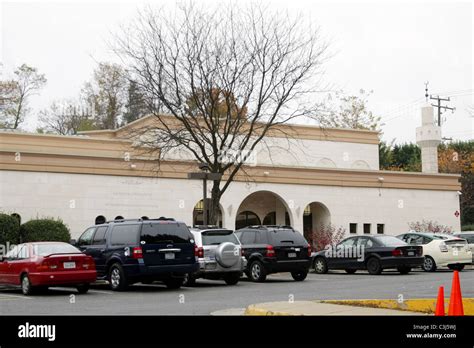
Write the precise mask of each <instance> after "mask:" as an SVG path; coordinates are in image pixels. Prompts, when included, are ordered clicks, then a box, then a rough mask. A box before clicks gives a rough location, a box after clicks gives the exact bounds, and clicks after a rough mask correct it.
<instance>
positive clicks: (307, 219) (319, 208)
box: [303, 201, 331, 241]
mask: <svg viewBox="0 0 474 348" xmlns="http://www.w3.org/2000/svg"><path fill="white" fill-rule="evenodd" d="M330 223H331V213H330V211H329V209H328V207H327V206H326V205H325V204H323V203H321V202H317V201H313V202H310V203H308V204H307V205H306V207H305V209H304V212H303V234H304V236H305V238H306V239H307V240H308V241H311V240H312V234H313V232H314V231H315V229H316V228H318V227H320V226H327V225H329V224H330Z"/></svg>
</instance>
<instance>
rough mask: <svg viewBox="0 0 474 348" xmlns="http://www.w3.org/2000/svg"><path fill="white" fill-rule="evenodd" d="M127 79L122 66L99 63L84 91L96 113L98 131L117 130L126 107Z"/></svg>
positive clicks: (85, 97)
mask: <svg viewBox="0 0 474 348" xmlns="http://www.w3.org/2000/svg"><path fill="white" fill-rule="evenodd" d="M126 89H127V79H126V75H125V71H124V70H123V68H122V67H121V66H120V65H117V64H112V63H99V66H98V67H97V68H96V69H95V70H94V74H93V77H92V79H91V81H89V82H86V84H85V85H84V88H83V90H82V94H83V97H84V99H85V100H86V101H87V103H88V104H89V105H90V108H91V109H92V110H93V112H94V117H95V123H96V126H97V128H98V129H115V128H117V127H118V125H119V119H120V117H121V116H122V113H123V107H124V105H125V98H126V97H125V95H126Z"/></svg>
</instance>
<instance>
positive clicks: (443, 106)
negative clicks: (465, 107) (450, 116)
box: [430, 95, 456, 127]
mask: <svg viewBox="0 0 474 348" xmlns="http://www.w3.org/2000/svg"><path fill="white" fill-rule="evenodd" d="M430 99H431V100H436V101H437V102H438V103H437V104H431V106H434V107H435V108H437V109H438V126H439V127H441V114H442V112H441V110H442V109H443V110H445V111H446V110H451V111H452V112H453V113H454V110H456V108H452V107H449V106H446V105H441V102H442V101H446V102H448V101H451V100H450V99H449V97H448V98H441V97H440V96H439V95H438V96H436V97H433V96H432V95H430Z"/></svg>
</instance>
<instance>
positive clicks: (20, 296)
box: [0, 294, 33, 300]
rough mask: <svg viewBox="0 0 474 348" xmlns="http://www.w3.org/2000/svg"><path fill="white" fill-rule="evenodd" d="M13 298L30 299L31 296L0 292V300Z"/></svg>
mask: <svg viewBox="0 0 474 348" xmlns="http://www.w3.org/2000/svg"><path fill="white" fill-rule="evenodd" d="M15 299H26V300H32V299H33V298H32V297H28V296H24V295H7V294H0V300H15Z"/></svg>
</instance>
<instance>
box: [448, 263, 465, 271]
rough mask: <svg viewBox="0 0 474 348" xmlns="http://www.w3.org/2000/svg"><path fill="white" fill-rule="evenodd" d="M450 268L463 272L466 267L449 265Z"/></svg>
mask: <svg viewBox="0 0 474 348" xmlns="http://www.w3.org/2000/svg"><path fill="white" fill-rule="evenodd" d="M448 268H449V269H451V270H453V271H459V272H461V271H462V270H463V269H464V265H448Z"/></svg>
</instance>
